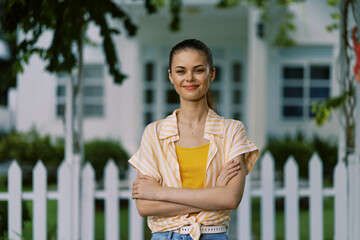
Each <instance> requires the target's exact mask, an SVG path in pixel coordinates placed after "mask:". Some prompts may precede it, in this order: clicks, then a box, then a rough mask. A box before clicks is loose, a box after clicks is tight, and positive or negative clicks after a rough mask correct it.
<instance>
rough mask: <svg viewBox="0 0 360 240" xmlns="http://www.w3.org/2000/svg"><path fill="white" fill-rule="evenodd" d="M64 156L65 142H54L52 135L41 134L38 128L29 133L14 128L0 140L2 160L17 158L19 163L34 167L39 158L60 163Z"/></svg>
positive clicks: (50, 163) (51, 162)
mask: <svg viewBox="0 0 360 240" xmlns="http://www.w3.org/2000/svg"><path fill="white" fill-rule="evenodd" d="M63 158H64V144H63V143H62V142H61V141H56V142H55V143H53V142H52V141H51V138H50V136H48V135H46V136H43V137H42V136H40V135H39V133H38V132H37V131H36V129H32V130H30V131H29V132H27V133H18V132H16V131H14V130H12V131H11V132H10V133H9V134H8V135H7V136H5V137H3V138H2V139H1V141H0V162H3V161H9V160H13V159H16V160H17V162H18V163H19V165H26V166H30V167H33V166H34V165H35V164H36V162H37V161H38V160H42V161H44V163H46V164H48V165H56V166H57V165H59V164H60V162H61V161H62V160H63Z"/></svg>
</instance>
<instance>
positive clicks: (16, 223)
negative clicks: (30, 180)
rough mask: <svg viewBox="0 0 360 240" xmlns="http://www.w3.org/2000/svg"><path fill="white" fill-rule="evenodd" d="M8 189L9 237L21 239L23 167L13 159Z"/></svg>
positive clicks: (12, 239) (9, 172)
mask: <svg viewBox="0 0 360 240" xmlns="http://www.w3.org/2000/svg"><path fill="white" fill-rule="evenodd" d="M8 174H9V175H8V189H9V204H8V213H9V214H8V221H9V225H8V234H9V239H11V240H16V239H21V234H22V231H21V230H22V229H21V222H22V204H21V202H22V201H21V194H22V193H21V191H22V189H21V188H22V182H21V181H22V180H21V169H20V167H19V164H18V163H17V162H16V161H15V160H14V161H12V163H11V165H10V168H9V171H8Z"/></svg>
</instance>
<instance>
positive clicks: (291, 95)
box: [281, 63, 331, 120]
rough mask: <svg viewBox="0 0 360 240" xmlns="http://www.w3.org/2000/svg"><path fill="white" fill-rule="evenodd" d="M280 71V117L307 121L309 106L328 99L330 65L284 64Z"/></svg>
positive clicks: (309, 114)
mask: <svg viewBox="0 0 360 240" xmlns="http://www.w3.org/2000/svg"><path fill="white" fill-rule="evenodd" d="M281 71H282V79H283V80H282V83H283V85H282V111H281V112H282V116H283V118H284V119H303V120H306V119H309V118H311V117H313V116H314V114H312V113H311V105H312V103H313V102H315V101H322V100H325V99H327V98H329V97H330V76H331V74H330V73H331V66H330V64H317V63H316V64H315V63H302V64H295V65H290V64H284V65H282V67H281Z"/></svg>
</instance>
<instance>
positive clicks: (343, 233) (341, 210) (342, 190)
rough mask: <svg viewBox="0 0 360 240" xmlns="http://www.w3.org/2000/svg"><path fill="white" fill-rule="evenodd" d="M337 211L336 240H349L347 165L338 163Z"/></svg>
mask: <svg viewBox="0 0 360 240" xmlns="http://www.w3.org/2000/svg"><path fill="white" fill-rule="evenodd" d="M334 189H335V206H334V207H335V209H334V226H335V233H334V235H335V237H334V239H335V240H341V239H348V231H347V229H348V221H347V220H348V214H347V213H348V207H347V206H348V199H347V196H348V195H347V173H346V167H345V163H344V162H343V161H340V162H338V164H337V165H336V167H335V171H334Z"/></svg>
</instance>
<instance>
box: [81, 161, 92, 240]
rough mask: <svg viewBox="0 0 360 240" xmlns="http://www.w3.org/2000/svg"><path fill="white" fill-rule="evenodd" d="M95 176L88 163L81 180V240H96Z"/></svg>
mask: <svg viewBox="0 0 360 240" xmlns="http://www.w3.org/2000/svg"><path fill="white" fill-rule="evenodd" d="M94 179H95V174H94V169H93V167H92V166H91V164H90V163H86V164H85V167H84V168H83V170H82V178H81V186H82V192H81V196H82V198H81V239H88V240H92V239H94V232H95V231H94V223H95V221H94V215H95V212H94V209H95V208H94V206H95V204H94V196H95V180H94Z"/></svg>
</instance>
